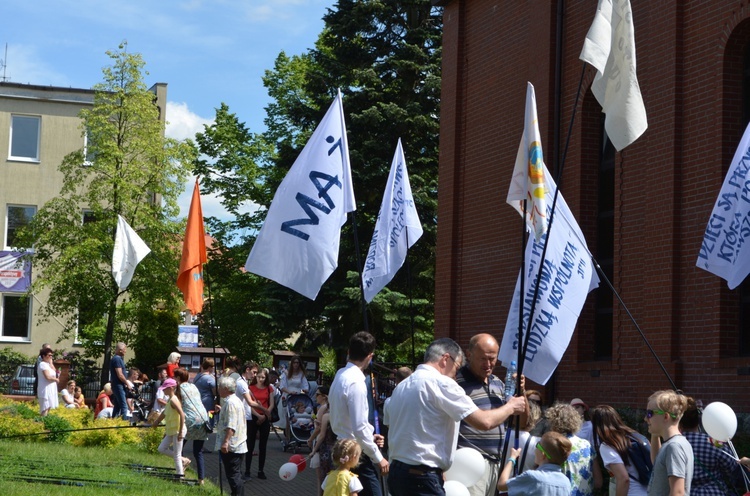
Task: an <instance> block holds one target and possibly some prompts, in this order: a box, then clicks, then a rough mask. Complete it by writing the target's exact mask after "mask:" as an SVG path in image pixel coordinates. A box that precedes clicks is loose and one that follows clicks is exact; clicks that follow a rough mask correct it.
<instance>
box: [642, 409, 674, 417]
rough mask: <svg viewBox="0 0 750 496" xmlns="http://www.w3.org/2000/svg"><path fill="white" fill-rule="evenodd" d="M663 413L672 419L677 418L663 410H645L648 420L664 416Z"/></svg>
mask: <svg viewBox="0 0 750 496" xmlns="http://www.w3.org/2000/svg"><path fill="white" fill-rule="evenodd" d="M665 413H666V414H667V415H669V416H670V417H672V418H673V419H676V418H677V414H676V413H669V412H665V411H664V410H646V418H647V419H650V418H651V417H653V416H654V415H664V414H665Z"/></svg>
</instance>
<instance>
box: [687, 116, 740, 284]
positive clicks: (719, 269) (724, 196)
mask: <svg viewBox="0 0 750 496" xmlns="http://www.w3.org/2000/svg"><path fill="white" fill-rule="evenodd" d="M748 238H750V125H748V127H747V128H746V129H745V134H744V135H743V136H742V140H741V141H740V145H739V146H738V147H737V151H736V152H734V158H733V159H732V163H731V165H730V166H729V170H728V171H727V175H726V177H725V178H724V184H723V185H722V186H721V191H719V197H718V198H717V199H716V203H715V204H714V209H713V211H712V212H711V216H710V217H709V218H708V225H707V226H706V232H705V233H704V234H703V241H702V242H701V247H700V251H699V252H698V261H697V263H696V265H697V266H698V267H700V268H701V269H704V270H707V271H709V272H711V273H712V274H715V275H717V276H719V277H721V278H722V279H725V280H726V281H727V286H729V289H734V288H736V287H737V286H739V285H740V284H741V283H742V281H744V280H745V278H746V277H747V275H748V274H750V243H748V241H750V240H749V239H748Z"/></svg>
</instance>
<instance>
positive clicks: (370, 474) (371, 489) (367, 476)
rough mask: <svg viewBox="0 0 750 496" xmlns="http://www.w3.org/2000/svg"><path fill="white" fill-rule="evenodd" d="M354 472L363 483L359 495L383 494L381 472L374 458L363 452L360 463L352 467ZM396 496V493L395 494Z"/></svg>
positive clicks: (374, 495)
mask: <svg viewBox="0 0 750 496" xmlns="http://www.w3.org/2000/svg"><path fill="white" fill-rule="evenodd" d="M352 472H354V473H355V474H357V475H358V476H359V482H361V483H362V488H363V489H362V491H360V493H359V496H382V495H383V489H382V487H383V486H381V485H380V472H379V471H378V469H377V468H375V465H374V464H373V463H372V460H371V459H370V458H369V457H368V456H367V455H365V454H364V453H362V456H361V457H360V459H359V465H358V466H357V467H356V468H354V469H352ZM394 496H395V495H394Z"/></svg>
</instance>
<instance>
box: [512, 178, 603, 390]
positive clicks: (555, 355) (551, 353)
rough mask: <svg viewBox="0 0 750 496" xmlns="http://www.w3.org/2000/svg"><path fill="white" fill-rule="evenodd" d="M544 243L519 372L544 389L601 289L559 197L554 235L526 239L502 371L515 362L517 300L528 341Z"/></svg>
mask: <svg viewBox="0 0 750 496" xmlns="http://www.w3.org/2000/svg"><path fill="white" fill-rule="evenodd" d="M544 175H545V184H546V185H547V188H546V195H547V205H548V207H547V218H548V219H549V216H550V215H551V206H552V200H553V196H554V194H555V190H556V189H557V185H556V184H555V182H554V180H553V179H552V176H550V174H549V171H548V170H547V167H544ZM547 237H549V245H548V247H547V253H546V256H545V259H544V265H543V268H542V276H541V278H540V281H539V295H538V299H537V304H536V307H535V310H534V316H533V319H532V320H531V322H532V325H531V332H530V336H529V345H528V348H527V351H526V355H525V362H524V368H523V374H524V375H525V376H526V377H528V378H529V379H531V380H532V381H534V382H536V383H538V384H542V385H544V384H546V383H547V381H548V380H549V378H550V376H551V375H552V373H553V372H554V371H555V369H556V368H557V365H558V364H559V363H560V360H561V359H562V357H563V355H564V354H565V350H567V348H568V344H570V338H571V337H572V336H573V330H574V329H575V326H576V322H577V321H578V316H579V315H580V313H581V308H582V307H583V304H584V302H585V301H586V296H587V295H588V293H589V291H591V290H592V289H594V288H596V287H597V286H599V277H598V276H597V275H596V271H595V270H594V266H593V263H592V261H591V256H590V254H589V249H588V246H586V240H585V238H584V237H583V233H582V232H581V229H580V228H579V227H578V223H577V222H576V220H575V217H573V213H572V212H571V211H570V208H568V205H567V203H565V200H564V199H563V197H562V195H559V197H558V198H557V205H556V207H555V216H554V221H553V225H552V229H551V230H548V231H547V233H546V234H545V235H544V236H543V237H542V238H541V239H540V240H539V241H538V242H537V241H536V240H535V239H534V237H532V236H530V237H529V242H528V244H527V245H526V268H525V270H526V274H525V287H524V289H523V298H521V293H520V292H519V287H520V281H521V277H520V274H519V277H518V280H517V282H516V288H515V291H514V293H513V301H512V303H511V306H510V310H509V313H508V320H507V322H506V324H505V332H504V334H503V339H502V343H501V345H500V353H499V358H500V360H501V361H502V363H503V365H504V366H506V367H507V366H508V365H509V364H510V362H511V360H517V359H518V347H519V340H518V314H519V312H518V308H519V304H520V302H521V300H522V301H523V332H524V340H525V339H526V337H525V334H526V332H527V330H528V329H529V327H528V322H529V315H530V314H531V303H532V302H533V300H534V288H535V285H536V278H537V273H538V272H539V266H540V265H541V264H542V263H541V262H542V249H543V247H544V241H545V239H546V238H547Z"/></svg>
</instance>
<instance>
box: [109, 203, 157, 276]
mask: <svg viewBox="0 0 750 496" xmlns="http://www.w3.org/2000/svg"><path fill="white" fill-rule="evenodd" d="M149 253H151V248H149V247H148V246H146V243H144V242H143V240H142V239H141V237H140V236H138V233H136V232H135V231H134V230H133V228H132V227H130V225H129V224H128V223H127V222H126V221H125V219H123V218H122V215H118V216H117V232H116V233H115V249H114V250H113V251H112V276H113V277H114V278H115V282H117V287H118V288H120V291H124V290H125V289H127V287H128V284H130V281H131V280H132V279H133V274H134V273H135V268H136V267H137V266H138V264H139V263H140V262H141V260H143V257H145V256H146V255H148V254H149Z"/></svg>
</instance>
